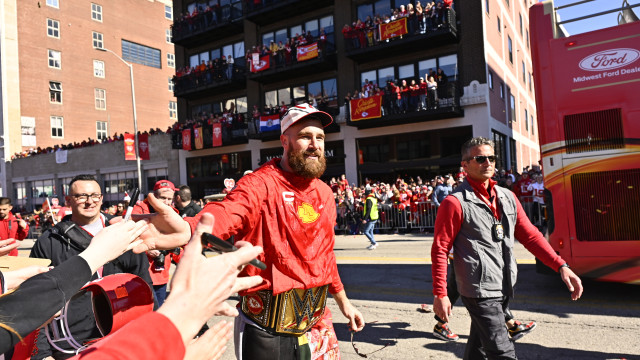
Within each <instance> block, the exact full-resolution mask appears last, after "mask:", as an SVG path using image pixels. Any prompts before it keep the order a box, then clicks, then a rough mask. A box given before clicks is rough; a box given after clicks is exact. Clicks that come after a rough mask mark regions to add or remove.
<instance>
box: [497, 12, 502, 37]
mask: <svg viewBox="0 0 640 360" xmlns="http://www.w3.org/2000/svg"><path fill="white" fill-rule="evenodd" d="M498 32H499V33H501V32H502V21H500V16H498Z"/></svg>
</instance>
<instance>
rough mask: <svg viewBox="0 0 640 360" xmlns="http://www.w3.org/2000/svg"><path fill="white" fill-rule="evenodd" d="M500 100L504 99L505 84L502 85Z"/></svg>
mask: <svg viewBox="0 0 640 360" xmlns="http://www.w3.org/2000/svg"><path fill="white" fill-rule="evenodd" d="M500 99H504V83H500Z"/></svg>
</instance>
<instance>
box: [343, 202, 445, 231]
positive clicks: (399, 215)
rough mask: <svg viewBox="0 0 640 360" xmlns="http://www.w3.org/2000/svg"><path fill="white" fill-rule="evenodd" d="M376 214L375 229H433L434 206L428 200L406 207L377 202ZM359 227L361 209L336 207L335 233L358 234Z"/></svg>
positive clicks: (434, 219)
mask: <svg viewBox="0 0 640 360" xmlns="http://www.w3.org/2000/svg"><path fill="white" fill-rule="evenodd" d="M378 216H379V218H378V221H377V222H376V227H375V229H376V230H379V231H381V232H395V231H398V232H410V231H412V230H419V231H433V227H434V225H435V221H436V207H435V205H433V203H432V202H430V201H426V202H418V203H415V204H414V205H413V206H407V207H404V206H398V205H391V204H379V205H378ZM361 227H362V211H353V210H348V209H346V208H345V207H338V218H337V225H336V233H338V234H358V232H359V231H360V230H361Z"/></svg>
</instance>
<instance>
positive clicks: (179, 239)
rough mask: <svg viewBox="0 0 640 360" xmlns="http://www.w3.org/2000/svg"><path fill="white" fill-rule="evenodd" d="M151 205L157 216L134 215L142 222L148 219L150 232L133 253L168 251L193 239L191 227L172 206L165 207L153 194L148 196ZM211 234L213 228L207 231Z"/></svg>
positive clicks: (141, 237)
mask: <svg viewBox="0 0 640 360" xmlns="http://www.w3.org/2000/svg"><path fill="white" fill-rule="evenodd" d="M147 199H148V200H149V205H151V206H152V207H153V208H154V209H155V211H156V212H155V214H145V215H142V214H137V215H132V216H131V217H132V219H133V220H135V221H140V220H143V219H146V220H147V221H148V222H149V231H146V232H145V233H144V234H142V236H140V239H141V240H142V243H141V244H139V245H137V246H136V247H135V248H134V249H133V252H135V253H141V252H145V251H148V250H154V249H158V250H168V249H173V248H177V247H179V246H182V245H184V244H186V243H187V242H188V241H189V238H190V237H191V227H190V226H189V224H188V223H187V222H186V221H184V219H182V217H180V215H178V213H176V212H175V211H174V210H173V209H172V208H171V206H168V205H165V204H164V203H163V202H162V201H160V200H158V199H157V198H156V197H155V196H154V195H153V194H152V193H151V194H149V195H148V197H147ZM205 231H207V232H211V228H209V229H207V230H205Z"/></svg>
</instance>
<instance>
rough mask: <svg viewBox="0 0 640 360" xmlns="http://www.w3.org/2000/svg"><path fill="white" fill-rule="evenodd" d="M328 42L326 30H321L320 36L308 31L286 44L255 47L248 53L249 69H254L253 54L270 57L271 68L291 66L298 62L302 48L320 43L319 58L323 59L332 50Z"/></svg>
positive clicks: (274, 43) (279, 42)
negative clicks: (298, 55)
mask: <svg viewBox="0 0 640 360" xmlns="http://www.w3.org/2000/svg"><path fill="white" fill-rule="evenodd" d="M327 40H328V39H327V34H326V33H325V30H324V28H320V31H319V32H318V36H313V34H312V33H311V31H307V32H306V33H305V32H303V33H302V34H298V33H296V35H295V36H293V37H291V38H287V39H286V40H285V41H284V43H283V42H282V41H278V42H277V43H276V42H275V41H274V40H271V41H270V42H269V44H259V45H256V46H253V47H252V48H251V49H250V50H249V51H247V56H246V61H247V69H251V68H252V67H251V61H252V59H253V54H258V55H259V57H260V58H263V57H264V56H267V55H268V56H269V67H270V68H273V67H281V66H290V65H292V64H295V63H296V62H297V61H298V58H297V55H296V54H297V50H298V48H299V47H300V46H306V45H310V44H313V43H315V42H317V43H318V57H323V56H324V55H325V53H326V52H327V51H329V50H330V49H328V45H329V44H330V42H328V41H327Z"/></svg>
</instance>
